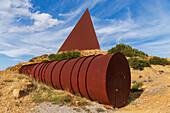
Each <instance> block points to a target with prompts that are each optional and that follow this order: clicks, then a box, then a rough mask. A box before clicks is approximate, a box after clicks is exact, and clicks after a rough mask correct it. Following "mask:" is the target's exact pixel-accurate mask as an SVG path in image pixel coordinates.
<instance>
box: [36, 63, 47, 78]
mask: <svg viewBox="0 0 170 113" xmlns="http://www.w3.org/2000/svg"><path fill="white" fill-rule="evenodd" d="M47 64H48V62H45V63H44V64H43V65H42V67H41V69H40V73H39V76H38V79H39V81H42V72H43V70H44V67H45V66H46V65H47Z"/></svg>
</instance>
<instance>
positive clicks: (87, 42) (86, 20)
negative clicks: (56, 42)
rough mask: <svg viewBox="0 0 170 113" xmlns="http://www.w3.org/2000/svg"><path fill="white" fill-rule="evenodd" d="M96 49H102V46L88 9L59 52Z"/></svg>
mask: <svg viewBox="0 0 170 113" xmlns="http://www.w3.org/2000/svg"><path fill="white" fill-rule="evenodd" d="M94 49H100V46H99V43H98V40H97V36H96V33H95V30H94V27H93V24H92V20H91V18H90V13H89V10H88V9H86V11H85V12H84V14H83V16H82V17H81V18H80V20H79V21H78V23H77V24H76V26H75V27H74V29H73V30H72V31H71V33H70V35H69V36H68V37H67V39H66V40H65V42H64V43H63V45H62V46H61V48H60V49H59V50H58V52H63V51H74V50H94Z"/></svg>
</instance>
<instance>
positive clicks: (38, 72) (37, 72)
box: [34, 63, 44, 81]
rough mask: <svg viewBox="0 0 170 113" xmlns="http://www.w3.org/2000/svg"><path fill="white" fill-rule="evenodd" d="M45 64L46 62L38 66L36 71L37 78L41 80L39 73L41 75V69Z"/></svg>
mask: <svg viewBox="0 0 170 113" xmlns="http://www.w3.org/2000/svg"><path fill="white" fill-rule="evenodd" d="M43 65H44V63H41V64H40V65H38V66H37V68H36V71H35V75H34V77H35V79H36V80H38V81H39V75H40V69H41V67H42V66H43Z"/></svg>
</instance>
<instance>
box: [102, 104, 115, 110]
mask: <svg viewBox="0 0 170 113" xmlns="http://www.w3.org/2000/svg"><path fill="white" fill-rule="evenodd" d="M103 107H105V108H106V109H113V106H112V105H103Z"/></svg>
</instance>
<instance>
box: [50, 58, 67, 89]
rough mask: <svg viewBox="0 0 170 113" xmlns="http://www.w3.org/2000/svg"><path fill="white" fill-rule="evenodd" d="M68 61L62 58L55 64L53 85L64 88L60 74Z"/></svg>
mask: <svg viewBox="0 0 170 113" xmlns="http://www.w3.org/2000/svg"><path fill="white" fill-rule="evenodd" d="M67 61H68V60H61V61H59V62H58V63H57V64H56V65H55V66H54V69H53V72H52V83H53V86H54V87H55V88H57V89H62V86H61V81H60V75H61V71H62V68H63V66H64V64H65V63H66V62H67Z"/></svg>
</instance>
